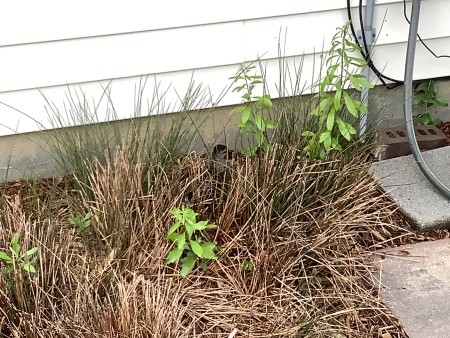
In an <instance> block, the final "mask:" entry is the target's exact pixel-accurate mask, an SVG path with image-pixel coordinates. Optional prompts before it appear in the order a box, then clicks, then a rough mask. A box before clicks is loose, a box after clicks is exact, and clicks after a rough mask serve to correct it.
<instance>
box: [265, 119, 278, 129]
mask: <svg viewBox="0 0 450 338" xmlns="http://www.w3.org/2000/svg"><path fill="white" fill-rule="evenodd" d="M276 127H277V125H276V123H275V122H273V121H272V120H266V129H275V128H276Z"/></svg>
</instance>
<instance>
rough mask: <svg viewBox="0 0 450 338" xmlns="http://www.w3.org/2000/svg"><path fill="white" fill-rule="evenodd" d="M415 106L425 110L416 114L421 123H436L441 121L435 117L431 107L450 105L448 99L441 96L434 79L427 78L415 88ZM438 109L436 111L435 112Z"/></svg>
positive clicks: (413, 102)
mask: <svg viewBox="0 0 450 338" xmlns="http://www.w3.org/2000/svg"><path fill="white" fill-rule="evenodd" d="M412 104H413V107H414V108H419V109H420V108H422V109H424V111H423V112H421V113H419V114H418V115H416V119H417V120H418V121H419V123H421V124H434V125H437V124H439V123H441V121H440V120H439V119H438V118H434V117H433V116H432V113H431V112H430V108H432V107H433V106H439V107H448V102H447V100H445V99H443V98H442V97H439V95H438V90H437V85H436V82H435V81H434V80H427V81H424V82H420V83H419V84H418V85H417V86H416V87H415V89H414V98H413V101H412ZM435 113H436V111H435V112H434V114H435Z"/></svg>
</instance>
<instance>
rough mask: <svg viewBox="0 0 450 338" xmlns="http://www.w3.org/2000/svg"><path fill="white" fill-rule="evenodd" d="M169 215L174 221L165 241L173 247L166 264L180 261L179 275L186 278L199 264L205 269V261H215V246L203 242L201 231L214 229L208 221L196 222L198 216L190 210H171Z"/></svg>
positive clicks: (214, 226)
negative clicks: (169, 242)
mask: <svg viewBox="0 0 450 338" xmlns="http://www.w3.org/2000/svg"><path fill="white" fill-rule="evenodd" d="M170 214H171V215H172V217H173V218H174V219H175V220H176V222H175V224H173V225H172V226H171V227H170V229H169V231H168V233H167V240H170V241H172V242H173V244H174V245H175V247H174V248H173V249H172V250H171V251H170V252H169V254H168V255H167V263H168V264H171V263H174V262H176V261H178V260H181V275H182V276H187V275H188V274H189V273H190V272H191V271H192V270H193V269H194V267H195V264H196V263H199V264H200V266H201V267H202V268H206V264H205V261H204V260H206V259H212V260H215V259H217V256H216V251H217V246H216V243H215V242H207V241H205V237H204V235H203V233H202V231H203V230H206V229H213V228H216V225H214V224H209V222H208V221H198V220H197V216H198V214H197V213H196V212H194V211H193V210H192V209H191V208H187V207H185V206H182V207H181V209H180V208H172V209H171V210H170Z"/></svg>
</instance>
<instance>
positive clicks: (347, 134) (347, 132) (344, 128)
mask: <svg viewBox="0 0 450 338" xmlns="http://www.w3.org/2000/svg"><path fill="white" fill-rule="evenodd" d="M336 124H337V125H338V128H339V132H340V133H341V135H342V136H343V137H344V138H345V139H346V140H347V141H350V139H351V136H352V135H353V134H356V130H355V128H353V127H352V126H351V125H350V124H348V123H346V122H344V121H342V119H341V118H340V117H337V118H336Z"/></svg>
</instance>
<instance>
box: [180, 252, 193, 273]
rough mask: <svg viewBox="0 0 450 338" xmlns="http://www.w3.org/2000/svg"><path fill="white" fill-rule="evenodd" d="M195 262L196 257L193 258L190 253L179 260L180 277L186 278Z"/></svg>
mask: <svg viewBox="0 0 450 338" xmlns="http://www.w3.org/2000/svg"><path fill="white" fill-rule="evenodd" d="M196 261H197V257H195V255H194V254H192V252H189V253H188V254H187V255H186V257H184V258H183V259H182V260H181V264H182V265H181V275H182V276H187V275H188V274H189V273H190V272H191V271H192V269H194V266H195V262H196Z"/></svg>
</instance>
